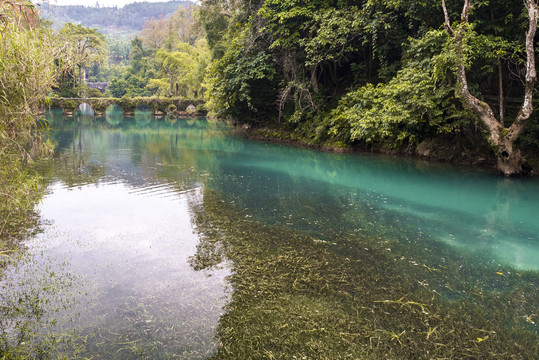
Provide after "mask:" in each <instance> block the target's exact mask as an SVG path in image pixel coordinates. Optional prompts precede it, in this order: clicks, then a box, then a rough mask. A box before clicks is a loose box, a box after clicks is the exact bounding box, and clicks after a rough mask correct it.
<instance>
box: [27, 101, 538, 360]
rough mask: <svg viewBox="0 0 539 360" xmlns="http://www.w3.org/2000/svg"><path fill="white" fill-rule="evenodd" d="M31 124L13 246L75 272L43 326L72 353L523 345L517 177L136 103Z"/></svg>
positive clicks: (448, 351) (527, 335)
mask: <svg viewBox="0 0 539 360" xmlns="http://www.w3.org/2000/svg"><path fill="white" fill-rule="evenodd" d="M49 121H50V122H51V123H52V127H53V129H54V130H53V131H52V132H51V134H50V139H51V141H52V142H53V143H54V144H55V150H56V155H55V159H53V160H52V161H50V162H47V163H44V164H42V165H41V168H40V172H41V174H42V176H43V177H44V179H45V181H46V183H47V184H48V185H49V189H48V193H49V195H48V196H47V198H46V199H45V201H44V203H43V204H42V206H41V208H40V211H41V214H42V217H43V219H46V220H49V221H51V222H52V223H53V225H51V226H49V227H46V228H45V230H44V233H43V234H40V235H38V236H36V237H35V238H33V239H29V241H28V243H27V247H28V249H29V253H30V254H32V253H35V254H37V253H39V254H46V255H47V256H48V257H49V258H52V259H54V261H60V260H59V259H61V263H63V264H66V265H65V266H64V268H65V271H66V272H67V273H69V274H70V275H71V276H73V277H75V278H80V279H81V280H80V284H81V287H82V289H81V290H80V291H81V294H82V295H80V296H79V297H78V298H77V297H76V299H77V301H79V302H80V303H81V304H84V305H76V306H74V309H75V310H74V311H75V312H80V317H78V318H77V319H76V320H73V321H72V324H73V325H72V326H71V327H69V326H64V327H63V328H62V329H70V330H72V329H75V330H76V331H77V332H78V333H79V334H80V335H81V336H83V339H85V341H84V342H83V344H84V347H85V350H84V351H83V352H82V354H84V356H94V358H110V357H112V356H114V357H115V358H126V359H127V358H131V357H133V356H139V357H142V358H172V357H173V356H179V357H180V358H181V357H184V358H207V357H215V358H242V357H244V356H245V354H249V356H251V357H252V358H271V357H275V358H293V357H294V356H295V357H297V358H302V357H306V358H317V359H324V358H327V359H335V358H395V359H402V358H443V357H454V358H503V357H504V356H505V355H507V354H508V353H509V354H516V356H517V358H518V357H519V356H520V358H523V359H524V358H534V355H536V354H537V353H538V348H537V347H538V344H539V342H537V340H538V339H537V328H536V325H535V322H536V320H537V318H536V312H537V305H539V304H538V301H539V300H538V299H539V294H538V293H537V291H538V290H537V289H538V286H537V285H539V281H538V277H537V270H538V269H539V260H538V259H539V256H537V255H539V239H538V235H537V234H539V224H538V223H537V222H536V220H535V216H534V214H537V213H539V198H538V197H539V191H537V190H539V184H538V183H537V182H536V181H526V180H507V179H500V178H497V177H496V176H493V175H492V174H489V173H485V172H480V171H475V170H470V169H462V168H455V167H448V166H442V165H435V164H428V163H424V162H416V161H410V160H403V159H395V158H391V157H373V156H357V155H339V154H327V153H320V152H314V151H309V150H303V149H296V148H291V147H287V146H280V145H273V144H266V143H257V142H251V141H247V140H246V139H244V138H243V137H241V136H238V135H237V134H236V133H235V131H234V129H232V128H230V127H228V126H227V125H226V124H223V123H220V122H210V121H208V120H206V119H204V118H199V119H175V118H168V117H167V118H165V119H162V120H154V119H153V117H152V116H151V115H148V113H147V112H144V111H143V110H142V109H140V110H139V111H138V112H137V113H136V114H135V116H134V117H125V116H123V114H122V115H120V114H118V113H117V112H116V111H114V109H112V108H111V111H110V112H109V111H107V116H105V118H100V117H97V118H88V117H84V116H82V115H81V116H78V117H77V121H73V119H70V118H66V119H63V118H61V117H59V116H57V115H56V116H52V117H51V118H50V119H49ZM51 261H52V260H51ZM54 261H52V262H53V263H54ZM49 262H50V261H49ZM32 271H33V272H35V273H36V274H39V273H43V272H44V269H43V265H39V266H33V267H30V270H29V272H28V274H31V273H32ZM26 276H31V275H26ZM227 279H228V280H227ZM227 289H228V290H227ZM73 313H74V312H73V311H67V312H66V317H69V314H73ZM217 335H218V338H216V336H217ZM218 345H219V346H218ZM504 354H505V355H504Z"/></svg>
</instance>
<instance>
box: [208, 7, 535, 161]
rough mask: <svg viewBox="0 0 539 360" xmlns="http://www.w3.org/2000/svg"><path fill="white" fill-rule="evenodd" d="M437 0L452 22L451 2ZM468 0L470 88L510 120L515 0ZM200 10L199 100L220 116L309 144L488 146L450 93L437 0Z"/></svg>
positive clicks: (520, 50)
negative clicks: (202, 66)
mask: <svg viewBox="0 0 539 360" xmlns="http://www.w3.org/2000/svg"><path fill="white" fill-rule="evenodd" d="M446 3H447V7H448V11H449V15H450V17H451V19H453V20H455V21H456V23H455V26H458V22H457V21H459V19H460V12H461V11H462V4H463V2H462V1H456V0H455V1H447V2H446ZM472 4H473V6H474V10H473V13H472V16H471V19H470V26H469V27H468V28H467V30H466V33H465V39H464V56H465V63H466V66H467V68H468V74H469V75H468V77H469V82H470V88H471V90H472V92H473V93H474V94H475V95H476V96H479V97H480V98H481V99H483V100H485V101H486V102H487V103H488V104H489V105H490V106H491V107H492V108H493V109H495V111H496V112H497V113H500V114H501V115H500V116H501V117H502V119H504V120H503V121H505V123H506V124H510V123H511V122H512V121H514V118H515V116H516V115H517V112H518V103H519V102H521V101H522V98H523V87H522V84H521V83H522V81H523V78H524V76H525V61H526V53H525V49H524V45H525V36H524V35H525V33H526V27H527V22H528V18H527V16H526V12H525V7H524V6H523V4H522V1H517V0H511V1H500V0H491V1H482V2H480V1H475V2H474V1H472ZM200 13H201V21H202V23H203V25H204V28H205V30H206V33H207V39H208V44H209V46H210V49H211V53H212V58H213V65H212V67H211V69H212V70H211V72H210V77H209V79H208V86H209V93H210V94H211V103H210V106H212V109H213V110H214V111H215V112H216V113H217V114H219V115H221V116H224V117H233V118H236V119H238V120H240V121H244V122H251V123H259V124H263V125H265V126H277V125H279V124H280V126H281V127H284V128H285V129H287V130H288V131H292V132H293V133H294V134H295V136H299V137H300V138H302V139H303V140H304V141H307V142H314V143H326V144H327V143H330V144H337V145H351V144H356V145H363V146H369V147H372V146H374V147H376V148H384V149H397V150H402V151H409V152H413V151H415V149H416V147H417V145H418V144H420V143H421V142H423V141H425V140H429V139H433V138H436V139H444V141H448V142H453V143H458V144H463V146H464V145H466V146H468V147H474V148H475V151H484V148H486V147H487V146H488V143H487V141H486V140H485V137H484V136H483V134H482V130H481V126H480V125H479V122H478V118H477V116H476V115H474V114H472V113H471V112H469V111H467V110H465V109H464V107H463V106H462V103H461V101H460V99H458V97H457V96H456V95H455V91H456V85H457V81H456V75H455V71H456V67H457V60H458V59H457V58H456V56H455V49H454V44H453V42H452V40H451V38H450V37H449V35H448V33H447V31H445V30H444V13H443V10H442V5H441V2H440V1H438V0H428V1H424V0H411V1H403V0H383V1H371V0H339V1H331V0H314V1H307V2H304V1H296V0H287V1H277V0H265V1H262V0H260V1H254V2H253V1H220V0H205V1H203V5H202V9H201V12H200ZM500 90H501V91H500ZM500 98H501V99H502V101H501V102H500V101H499V99H500ZM500 104H501V106H500ZM532 122H533V121H532ZM531 128H533V126H531ZM462 139H465V141H463V142H461V140H462ZM527 139H528V140H529V139H530V138H529V136H528V137H527ZM478 145H480V146H482V147H483V149H482V150H479V149H478V148H477V146H478ZM455 151H456V153H460V152H461V151H462V149H457V148H456V147H455Z"/></svg>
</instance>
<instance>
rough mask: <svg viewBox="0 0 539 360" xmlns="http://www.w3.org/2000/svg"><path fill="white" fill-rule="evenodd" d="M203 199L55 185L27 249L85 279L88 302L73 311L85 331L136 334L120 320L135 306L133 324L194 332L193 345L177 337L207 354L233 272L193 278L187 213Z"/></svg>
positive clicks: (153, 190) (157, 189)
mask: <svg viewBox="0 0 539 360" xmlns="http://www.w3.org/2000/svg"><path fill="white" fill-rule="evenodd" d="M200 196H201V195H200V189H196V188H194V189H191V190H186V191H183V192H182V193H177V192H176V191H174V190H173V189H172V188H171V187H169V186H167V185H163V186H158V185H154V186H152V187H149V188H134V187H132V186H130V185H127V184H125V183H122V182H113V183H103V182H102V183H99V184H91V185H85V186H79V187H76V188H67V187H65V186H64V185H63V184H62V183H60V182H57V183H54V184H53V185H52V186H51V187H50V195H48V196H47V197H46V198H45V199H44V201H43V203H42V204H41V206H40V211H41V217H42V219H44V220H49V221H51V222H52V225H50V226H46V227H45V231H44V232H43V233H42V234H40V235H39V236H38V237H37V238H36V239H34V240H33V241H32V242H30V243H29V244H28V245H29V248H30V252H31V253H36V254H37V253H46V254H48V256H49V258H52V259H56V261H57V262H58V263H64V262H67V263H68V268H69V269H68V271H69V272H71V273H72V274H75V275H76V276H79V277H81V278H82V283H83V287H82V292H83V293H84V292H87V293H88V296H89V297H90V298H93V300H92V301H91V302H90V304H89V305H88V307H87V308H85V309H76V310H78V311H81V320H80V321H81V326H82V327H83V328H88V327H92V328H95V327H106V328H111V327H112V328H115V329H117V331H119V332H120V333H121V332H122V331H124V332H126V333H129V332H130V331H133V330H132V329H130V328H129V326H130V325H131V324H130V323H128V322H127V320H126V319H124V318H123V316H122V315H121V314H122V313H123V312H127V311H128V310H129V306H130V305H129V302H130V301H133V300H132V299H136V304H137V306H144V308H145V313H144V314H142V315H141V316H143V318H142V319H137V321H139V322H140V321H142V322H144V321H146V322H152V324H154V325H155V326H156V327H159V326H161V327H163V328H164V327H165V323H169V324H170V323H174V324H176V327H177V328H178V329H181V331H186V334H187V333H189V331H187V330H188V329H194V328H196V329H197V330H196V338H195V339H192V336H193V334H190V335H189V337H191V338H189V339H187V338H185V339H183V338H182V336H183V335H182V333H181V331H180V332H179V333H178V334H177V335H176V337H177V339H178V341H179V342H182V341H183V342H184V343H183V345H185V344H187V343H193V342H194V343H196V344H199V345H196V346H200V349H199V350H201V351H202V352H203V353H204V352H205V353H207V354H211V352H212V351H213V350H215V346H216V344H214V337H215V328H216V327H217V324H218V321H219V317H220V315H221V312H222V307H223V306H224V304H225V301H226V293H225V277H226V276H228V275H229V274H230V271H229V270H228V269H227V268H226V267H223V268H220V269H214V270H212V271H201V272H197V271H194V270H193V269H192V267H191V266H190V264H189V258H190V257H191V256H193V255H195V253H196V246H197V244H198V242H199V239H198V236H197V234H196V233H195V232H194V229H193V225H192V223H191V215H190V210H189V206H190V204H191V205H192V204H193V203H197V202H198V201H200ZM39 270H40V269H36V271H37V272H39ZM209 275H211V276H209ZM164 306H166V312H165V311H164ZM160 322H161V323H160ZM168 335H170V334H168ZM163 336H164V335H163ZM185 336H187V335H185ZM155 340H156V341H159V336H156V338H155ZM161 341H163V340H161Z"/></svg>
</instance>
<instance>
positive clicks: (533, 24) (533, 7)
mask: <svg viewBox="0 0 539 360" xmlns="http://www.w3.org/2000/svg"><path fill="white" fill-rule="evenodd" d="M524 2H525V4H526V7H527V9H528V19H529V27H528V31H527V32H526V83H525V89H524V91H525V92H524V101H523V103H522V106H521V108H520V111H519V113H518V115H517V117H516V119H515V121H514V122H513V124H512V125H511V126H510V127H509V128H506V127H505V126H504V125H503V122H502V121H503V118H501V119H497V118H496V115H494V111H492V108H491V107H490V106H489V105H488V104H487V103H485V102H483V101H481V100H479V99H478V98H477V97H475V96H473V95H472V94H471V93H470V91H469V87H468V80H467V78H466V66H465V61H464V51H463V42H464V37H465V35H466V31H467V30H468V24H469V16H470V12H471V11H472V9H473V7H472V4H471V0H464V7H463V9H462V14H461V19H460V26H459V27H458V29H457V30H456V31H455V30H453V28H452V27H451V20H450V18H449V13H448V11H447V7H446V5H445V0H442V7H443V11H444V16H445V28H446V29H447V31H448V32H449V34H450V35H451V36H452V37H453V41H454V44H455V51H456V53H457V55H458V57H459V64H458V67H457V82H458V85H457V92H458V95H459V97H460V98H461V100H462V103H463V105H464V106H465V107H466V108H468V109H470V110H472V111H473V112H474V113H476V114H477V115H478V116H479V118H480V119H481V121H482V122H483V124H484V125H485V126H486V127H487V129H488V131H489V141H490V142H491V144H492V146H493V147H494V150H495V152H496V157H497V160H498V170H499V171H500V172H502V173H503V174H504V175H506V176H510V175H519V174H522V165H523V164H524V158H523V156H522V153H521V152H520V150H518V149H516V148H515V147H514V144H515V141H516V140H517V139H518V137H519V136H520V135H521V134H522V132H523V131H524V129H525V128H526V125H527V123H528V120H529V118H530V116H531V114H532V111H533V103H532V100H533V89H534V85H535V81H536V79H537V74H536V70H535V53H534V51H535V48H534V41H533V40H534V37H535V33H536V31H537V22H538V18H539V7H538V5H537V0H525V1H524Z"/></svg>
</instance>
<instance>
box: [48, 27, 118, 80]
mask: <svg viewBox="0 0 539 360" xmlns="http://www.w3.org/2000/svg"><path fill="white" fill-rule="evenodd" d="M57 41H58V42H59V46H60V47H61V49H62V52H61V54H60V55H59V57H58V59H57V62H58V64H59V68H60V69H61V70H62V72H63V74H62V77H61V82H62V83H63V85H64V87H65V86H66V84H67V86H68V87H69V86H71V87H74V86H75V85H76V84H77V83H78V84H79V85H82V80H83V76H84V71H85V69H86V68H88V67H90V66H91V65H92V64H95V63H102V62H103V61H104V60H105V59H106V55H107V52H106V51H107V45H108V44H107V41H106V38H105V35H103V34H100V33H99V32H97V30H96V29H90V28H86V27H84V26H82V25H75V24H71V23H67V24H65V25H64V26H63V27H62V29H61V30H60V31H59V33H58V39H57ZM61 86H62V84H61Z"/></svg>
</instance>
